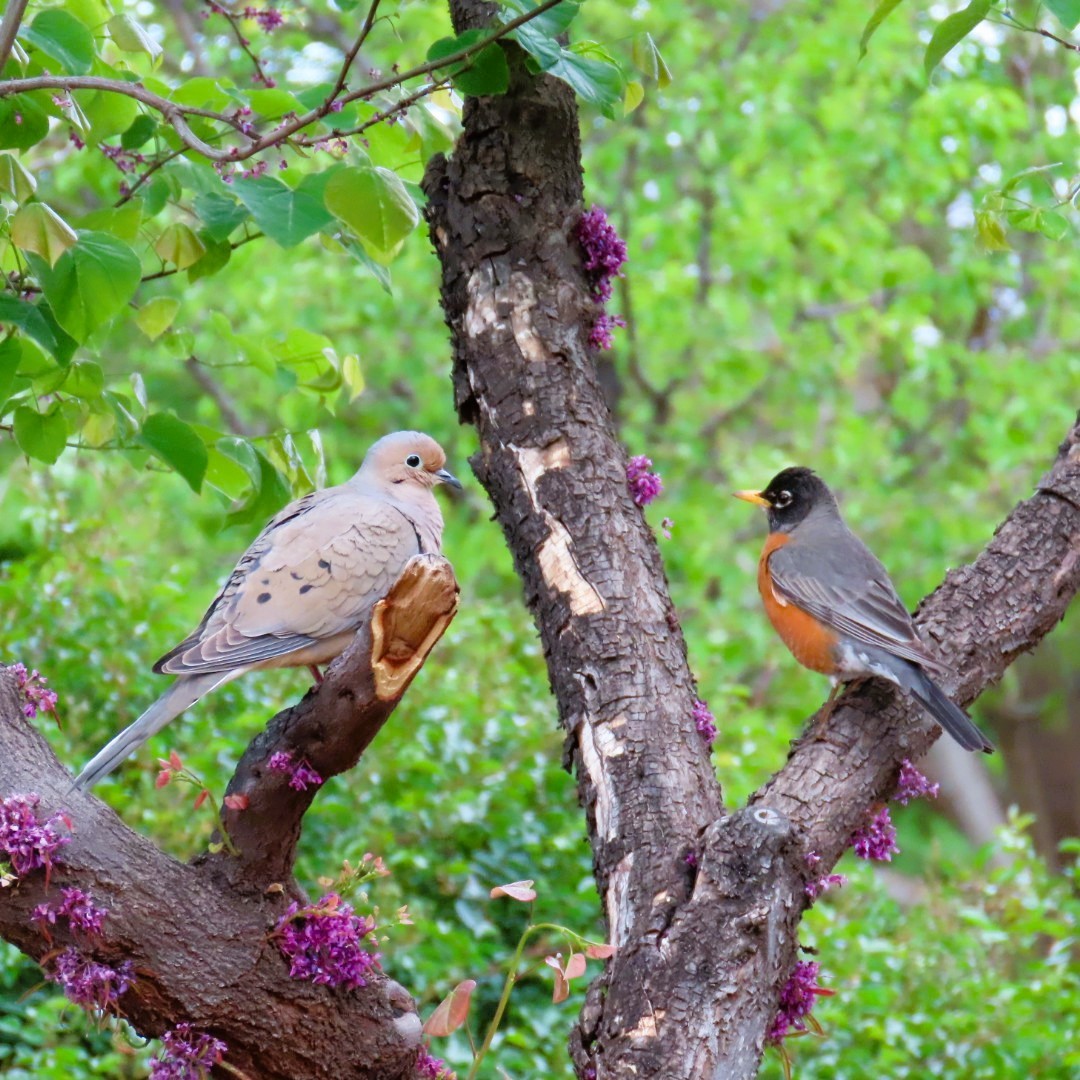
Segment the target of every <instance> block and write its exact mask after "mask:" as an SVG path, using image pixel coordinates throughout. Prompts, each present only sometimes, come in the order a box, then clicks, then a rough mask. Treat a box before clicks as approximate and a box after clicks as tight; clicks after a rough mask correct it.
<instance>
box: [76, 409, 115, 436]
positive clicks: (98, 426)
mask: <svg viewBox="0 0 1080 1080" xmlns="http://www.w3.org/2000/svg"><path fill="white" fill-rule="evenodd" d="M115 434H116V416H115V414H114V413H113V412H112V411H111V410H110V409H109V408H108V406H107V405H105V404H103V403H99V407H98V408H97V409H93V410H91V412H90V415H89V416H88V417H87V418H86V420H85V421H84V422H83V426H82V427H81V428H80V429H79V442H80V443H82V444H83V445H84V446H104V445H105V444H106V443H107V442H108V441H109V440H110V439H111V438H112V437H113V435H115Z"/></svg>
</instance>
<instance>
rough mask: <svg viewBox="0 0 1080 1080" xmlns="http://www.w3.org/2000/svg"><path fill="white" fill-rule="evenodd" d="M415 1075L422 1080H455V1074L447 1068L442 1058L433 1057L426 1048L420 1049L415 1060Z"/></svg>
mask: <svg viewBox="0 0 1080 1080" xmlns="http://www.w3.org/2000/svg"><path fill="white" fill-rule="evenodd" d="M416 1074H417V1075H418V1076H422V1077H423V1078H424V1080H457V1073H455V1072H453V1071H452V1070H451V1069H450V1068H448V1067H447V1064H446V1062H445V1061H443V1059H442V1058H437V1057H434V1056H433V1055H432V1054H431V1051H430V1050H428V1048H427V1047H426V1046H421V1047H420V1053H419V1055H418V1056H417V1058H416Z"/></svg>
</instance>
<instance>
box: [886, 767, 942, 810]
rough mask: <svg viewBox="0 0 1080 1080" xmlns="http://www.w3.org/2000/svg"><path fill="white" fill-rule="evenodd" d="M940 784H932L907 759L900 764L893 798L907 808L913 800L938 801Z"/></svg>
mask: <svg viewBox="0 0 1080 1080" xmlns="http://www.w3.org/2000/svg"><path fill="white" fill-rule="evenodd" d="M939 790H940V785H939V784H931V783H930V781H929V780H928V779H927V778H926V777H925V776H923V774H922V773H921V772H919V770H918V769H916V768H915V766H914V765H912V764H911V762H910V761H908V759H907V758H904V760H903V761H902V762H901V763H900V776H899V778H898V779H897V782H896V794H895V795H893V798H894V799H895V800H896V801H897V802H898V803H899V804H900V805H901V806H907V804H908V803H909V802H911V800H912V799H921V798H923V797H925V798H927V799H936V798H937V797H938V791H939Z"/></svg>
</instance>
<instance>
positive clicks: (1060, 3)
mask: <svg viewBox="0 0 1080 1080" xmlns="http://www.w3.org/2000/svg"><path fill="white" fill-rule="evenodd" d="M1044 2H1045V4H1046V6H1047V7H1048V8H1049V9H1050V11H1051V12H1052V13H1053V15H1054V17H1055V18H1056V19H1057V21H1058V22H1059V23H1061V25H1062V26H1064V27H1065V29H1066V30H1072V29H1073V28H1074V27H1075V26H1076V24H1077V23H1080V0H1044Z"/></svg>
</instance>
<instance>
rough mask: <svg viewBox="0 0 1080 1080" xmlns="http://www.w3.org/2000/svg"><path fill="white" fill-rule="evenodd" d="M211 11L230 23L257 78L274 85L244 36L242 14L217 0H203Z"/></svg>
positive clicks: (267, 84) (237, 42)
mask: <svg viewBox="0 0 1080 1080" xmlns="http://www.w3.org/2000/svg"><path fill="white" fill-rule="evenodd" d="M203 2H204V3H205V4H206V6H207V7H208V8H209V9H210V11H211V12H212V13H213V14H215V15H221V16H223V17H224V19H225V21H226V22H227V23H228V24H229V28H230V29H231V30H232V32H233V36H234V37H235V38H236V44H237V45H239V46H240V48H241V49H243V50H244V52H245V53H246V54H247V57H248V59H249V60H250V61H251V63H252V65H253V66H254V68H255V78H256V79H258V80H259V82H261V83H262V84H263V86H272V85H273V83H274V80H273V79H271V78H270V76H269V75H267V74H266V71H265V70H264V69H263V66H262V61H261V60H260V59H259V58H258V56H256V54H255V53H253V52H252V51H251V42H250V41H249V40H248V39H247V37H245V36H244V31H243V30H241V29H240V19H241V18H242V17H243V16H242V15H237V14H235V13H234V12H232V11H229V10H228V9H227V8H225V7H223V6H222V5H221V4H218V3H216V2H215V0H203Z"/></svg>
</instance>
